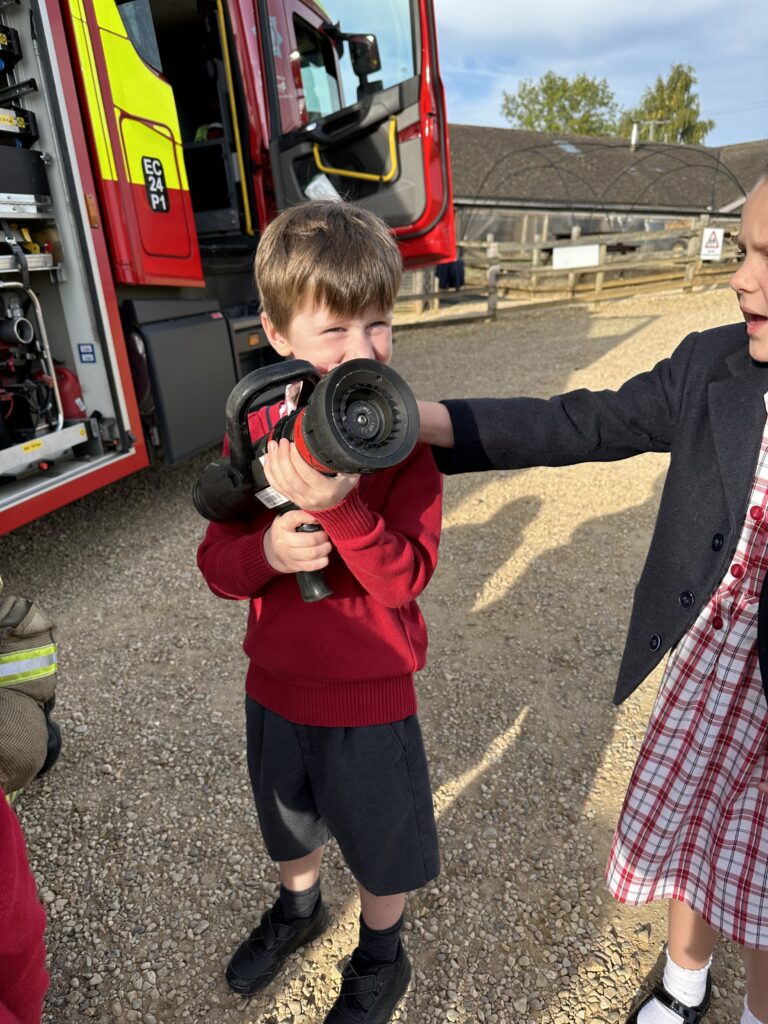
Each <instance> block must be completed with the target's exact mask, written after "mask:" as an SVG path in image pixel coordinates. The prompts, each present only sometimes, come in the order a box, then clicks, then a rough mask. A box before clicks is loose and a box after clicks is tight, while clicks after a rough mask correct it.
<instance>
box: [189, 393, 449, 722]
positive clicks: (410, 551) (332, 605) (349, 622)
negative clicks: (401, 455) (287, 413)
mask: <svg viewBox="0 0 768 1024" xmlns="http://www.w3.org/2000/svg"><path fill="white" fill-rule="evenodd" d="M274 413H275V409H270V410H269V415H270V418H269V420H267V415H268V413H267V412H266V411H265V410H260V411H259V412H258V413H255V414H253V415H252V416H251V419H250V427H251V436H252V437H253V438H258V437H261V436H263V435H264V434H265V433H267V431H268V427H267V423H268V422H272V421H273V419H274ZM312 515H313V516H314V517H315V518H316V519H317V521H318V522H319V523H320V524H321V525H322V527H323V529H324V530H325V531H326V533H327V534H328V536H329V538H330V539H331V541H332V543H333V551H332V553H331V558H330V564H329V565H328V567H327V568H326V569H325V570H324V573H325V578H326V580H327V582H328V584H329V585H330V587H331V588H332V589H333V594H332V596H331V597H327V598H325V599H324V600H322V601H318V602H315V603H313V604H307V603H305V602H304V601H303V600H302V598H301V595H300V593H299V588H298V584H297V582H296V579H295V577H294V575H293V574H285V573H278V572H277V571H276V570H275V569H273V568H272V567H271V566H270V565H269V563H268V562H267V560H266V558H265V555H264V534H265V533H266V531H267V529H268V528H269V526H270V523H271V522H272V520H273V518H274V516H275V513H274V512H272V511H269V510H267V509H265V510H264V513H263V514H259V516H258V517H257V518H255V519H253V520H251V521H249V522H230V523H209V525H208V528H207V530H206V532H205V537H204V539H203V542H202V544H201V545H200V548H199V550H198V555H197V561H198V565H199V567H200V571H201V572H202V574H203V576H204V577H205V580H206V582H207V584H208V586H209V587H210V588H211V590H212V591H213V592H214V593H215V594H218V595H219V596H220V597H225V598H230V599H231V600H250V612H249V616H248V626H247V629H246V634H245V642H244V644H243V649H244V650H245V653H246V654H247V655H248V658H249V659H250V666H249V669H248V674H247V677H246V690H247V692H248V694H249V696H251V697H252V698H253V699H254V700H256V701H258V702H259V703H260V704H262V705H264V707H267V708H269V709H270V710H272V711H275V712H276V713H277V714H279V715H282V716H283V717H284V718H287V719H289V720H290V721H292V722H297V723H300V724H303V725H321V726H358V725H377V724H380V723H383V722H394V721H397V720H398V719H401V718H405V717H407V716H408V715H411V714H413V713H414V712H415V711H416V694H415V690H414V685H413V673H414V672H415V671H417V670H418V669H420V668H422V667H423V666H424V662H425V657H426V651H427V632H426V627H425V625H424V620H423V618H422V616H421V612H420V611H419V608H418V605H417V604H416V598H417V597H418V596H419V594H420V593H421V592H422V590H423V589H424V587H425V586H426V585H427V583H428V582H429V579H430V577H431V576H432V573H433V572H434V570H435V565H436V563H437V549H438V544H439V539H440V523H441V516H442V477H441V475H440V473H439V472H438V470H437V467H436V466H435V462H434V460H433V458H432V452H431V449H430V448H429V447H428V446H426V445H417V447H416V448H415V449H414V451H413V452H412V453H411V455H410V456H409V457H408V458H407V459H406V460H405V461H403V462H402V463H400V465H398V466H395V467H394V468H392V469H389V470H381V471H379V472H377V473H373V474H371V475H367V476H363V477H361V478H360V482H359V484H358V486H357V487H356V488H355V489H354V490H353V491H352V492H351V493H350V494H349V495H347V497H346V498H345V499H344V500H343V501H342V502H340V503H339V504H338V505H336V506H334V507H333V508H328V509H323V510H322V511H319V512H313V513H312Z"/></svg>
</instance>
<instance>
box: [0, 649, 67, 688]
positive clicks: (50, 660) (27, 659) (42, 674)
mask: <svg viewBox="0 0 768 1024" xmlns="http://www.w3.org/2000/svg"><path fill="white" fill-rule="evenodd" d="M55 671H56V644H46V645H45V646H44V647H34V648H32V650H28V651H15V652H14V653H13V654H3V655H2V656H0V686H10V685H11V684H13V683H29V682H31V681H33V680H35V679H45V678H47V677H48V676H52V675H53V674H54V672H55Z"/></svg>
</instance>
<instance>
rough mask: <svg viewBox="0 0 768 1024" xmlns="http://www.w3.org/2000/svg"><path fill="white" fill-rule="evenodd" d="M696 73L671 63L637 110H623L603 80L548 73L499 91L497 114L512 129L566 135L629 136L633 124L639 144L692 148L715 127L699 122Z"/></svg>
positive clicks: (651, 87) (682, 65)
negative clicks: (671, 143) (686, 146)
mask: <svg viewBox="0 0 768 1024" xmlns="http://www.w3.org/2000/svg"><path fill="white" fill-rule="evenodd" d="M695 85H696V75H695V74H694V71H693V68H692V67H691V66H690V65H689V64H674V65H673V66H672V67H671V68H670V69H669V74H668V75H667V77H666V79H664V78H662V77H661V76H660V75H659V77H658V78H657V79H656V82H655V84H654V85H653V86H649V88H647V89H646V90H645V92H644V93H643V96H642V99H641V100H640V103H639V105H638V106H637V107H635V108H633V109H630V110H622V109H621V108H620V107H619V105H618V103H617V102H616V100H615V98H614V95H613V91H612V89H611V87H610V86H609V85H608V82H607V80H606V79H605V78H600V79H598V78H590V77H589V76H588V75H585V74H581V75H577V76H576V77H575V78H573V79H568V78H564V77H563V76H562V75H556V74H555V73H554V71H547V72H546V74H544V75H542V76H541V78H539V79H538V81H532V80H531V79H524V80H523V81H522V82H520V84H519V85H518V87H517V91H516V92H514V93H509V92H504V93H502V101H501V112H502V114H503V115H504V116H505V117H506V118H507V119H508V120H509V121H510V122H511V123H512V126H513V127H515V128H527V129H529V130H530V131H537V132H563V133H568V134H571V135H619V136H622V137H624V138H627V139H628V138H629V137H630V134H631V132H632V124H633V123H634V122H635V121H636V122H637V123H638V128H639V132H640V141H643V142H649V141H651V142H682V143H688V144H689V145H697V144H699V143H701V142H703V140H704V138H705V137H706V136H707V135H708V134H709V132H711V131H712V129H713V128H714V127H715V122H714V121H704V120H702V119H701V116H700V115H701V106H700V104H699V97H698V94H697V93H695V92H694V86H695Z"/></svg>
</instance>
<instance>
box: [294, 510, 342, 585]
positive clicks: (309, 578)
mask: <svg viewBox="0 0 768 1024" xmlns="http://www.w3.org/2000/svg"><path fill="white" fill-rule="evenodd" d="M317 530H322V526H321V525H320V523H302V525H301V526H299V527H297V528H296V532H297V533H316V532H317ZM296 579H297V581H298V584H299V590H300V591H301V596H302V597H303V598H304V600H305V601H306V602H307V603H308V604H311V603H312V602H313V601H322V599H323V598H324V597H330V595H331V594H332V593H333V591H332V590H331V588H330V587H329V586H328V584H327V583H326V582H325V576H323V571H322V569H316V570H315V571H314V572H297V573H296Z"/></svg>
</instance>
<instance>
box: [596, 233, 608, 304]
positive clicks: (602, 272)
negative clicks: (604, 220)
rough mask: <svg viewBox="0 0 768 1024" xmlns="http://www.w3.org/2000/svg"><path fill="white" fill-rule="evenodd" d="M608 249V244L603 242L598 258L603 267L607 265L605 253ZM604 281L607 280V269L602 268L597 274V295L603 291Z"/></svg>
mask: <svg viewBox="0 0 768 1024" xmlns="http://www.w3.org/2000/svg"><path fill="white" fill-rule="evenodd" d="M607 249H608V246H607V245H605V243H603V244H602V245H601V246H600V254H599V256H598V260H599V266H600V267H601V268H603V267H604V266H605V254H606V251H607ZM604 281H605V270H603V269H600V270H598V272H597V273H596V274H595V295H596V296H597V295H600V293H601V292H602V290H603V282H604Z"/></svg>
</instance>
